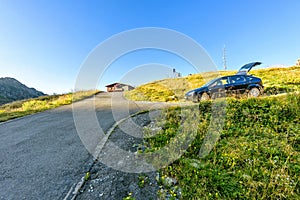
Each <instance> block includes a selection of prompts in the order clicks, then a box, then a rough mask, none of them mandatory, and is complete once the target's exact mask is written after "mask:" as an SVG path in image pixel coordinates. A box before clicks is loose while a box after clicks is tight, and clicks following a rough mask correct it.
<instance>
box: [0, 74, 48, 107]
mask: <svg viewBox="0 0 300 200" xmlns="http://www.w3.org/2000/svg"><path fill="white" fill-rule="evenodd" d="M44 95H45V94H44V93H43V92H40V91H37V90H36V89H34V88H28V87H27V86H26V85H24V84H22V83H20V82H19V81H17V80H16V79H14V78H0V105H2V104H5V103H9V102H12V101H16V100H23V99H29V98H35V97H39V96H44Z"/></svg>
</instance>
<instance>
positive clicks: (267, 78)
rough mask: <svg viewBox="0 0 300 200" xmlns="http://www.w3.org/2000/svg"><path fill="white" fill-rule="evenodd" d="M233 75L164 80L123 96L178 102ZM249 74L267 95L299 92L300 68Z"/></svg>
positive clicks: (142, 86)
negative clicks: (193, 91)
mask: <svg viewBox="0 0 300 200" xmlns="http://www.w3.org/2000/svg"><path fill="white" fill-rule="evenodd" d="M235 73H236V71H219V72H216V73H202V74H194V75H191V76H187V77H183V78H173V79H164V80H160V81H154V82H151V83H147V84H145V85H141V86H139V87H137V88H136V89H134V90H132V91H129V92H127V93H126V94H125V95H126V97H127V98H128V99H131V100H136V101H163V102H166V101H178V100H181V99H183V97H184V94H185V93H186V92H187V91H189V90H192V89H195V88H198V87H201V86H202V85H204V84H205V83H206V82H208V81H209V80H211V79H214V78H216V77H218V76H225V75H233V74H235ZM250 74H253V75H254V76H257V77H259V78H261V79H262V80H263V84H264V86H265V93H266V94H267V95H271V94H278V93H282V92H293V91H299V90H300V67H288V68H266V69H258V70H251V72H250Z"/></svg>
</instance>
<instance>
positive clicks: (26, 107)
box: [0, 90, 99, 122]
mask: <svg viewBox="0 0 300 200" xmlns="http://www.w3.org/2000/svg"><path fill="white" fill-rule="evenodd" d="M96 93H99V91H94V90H91V91H81V92H75V93H69V94H63V95H51V96H42V97H38V98H33V99H28V100H23V101H15V102H12V103H10V104H5V105H2V106H0V122H3V121H7V120H10V119H14V118H17V117H22V116H25V115H30V114H33V113H37V112H41V111H44V110H48V109H52V108H56V107H58V106H62V105H67V104H71V103H72V102H74V101H78V100H81V99H84V98H86V97H89V96H92V95H94V94H96Z"/></svg>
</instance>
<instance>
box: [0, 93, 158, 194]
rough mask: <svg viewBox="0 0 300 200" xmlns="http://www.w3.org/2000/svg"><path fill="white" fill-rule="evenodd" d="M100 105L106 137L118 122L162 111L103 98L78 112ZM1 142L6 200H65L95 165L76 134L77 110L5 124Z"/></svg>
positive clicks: (0, 127)
mask: <svg viewBox="0 0 300 200" xmlns="http://www.w3.org/2000/svg"><path fill="white" fill-rule="evenodd" d="M112 96H113V98H112ZM112 99H113V101H112ZM112 102H113V103H112ZM94 103H95V110H96V116H97V120H98V122H99V124H100V126H101V128H102V129H103V131H104V132H106V131H107V130H108V129H109V128H110V127H111V126H112V125H113V124H114V123H115V121H117V120H120V119H122V118H124V117H126V116H128V115H129V114H132V113H135V112H137V111H140V110H144V109H148V108H150V107H153V105H154V106H156V105H155V104H151V103H139V104H137V103H134V102H128V101H126V100H125V99H124V98H123V97H122V94H121V93H118V94H116V93H114V94H111V93H110V94H108V93H100V94H98V95H97V96H95V97H93V98H89V99H86V100H83V101H80V102H76V103H75V104H74V107H76V108H79V110H80V109H81V110H82V112H84V111H85V110H86V109H89V108H90V105H94ZM112 104H113V109H112ZM0 136H1V140H0V148H1V149H0V168H1V171H0V199H1V200H2V199H18V200H19V199H51V200H52V199H63V198H64V197H65V196H66V195H67V193H68V192H69V190H70V188H71V187H72V186H74V184H75V183H77V182H78V181H79V180H80V178H81V177H82V176H83V175H84V174H85V172H86V171H87V170H88V168H89V166H90V165H91V164H92V162H93V159H92V156H91V154H90V153H89V152H88V151H87V149H86V148H85V146H84V145H83V143H82V141H81V140H80V137H79V135H78V133H77V131H76V127H75V123H74V118H73V113H72V105H67V106H62V107H60V108H57V109H53V110H48V111H46V112H41V113H38V114H34V115H30V116H26V117H23V118H20V119H16V120H12V121H8V122H4V123H1V124H0Z"/></svg>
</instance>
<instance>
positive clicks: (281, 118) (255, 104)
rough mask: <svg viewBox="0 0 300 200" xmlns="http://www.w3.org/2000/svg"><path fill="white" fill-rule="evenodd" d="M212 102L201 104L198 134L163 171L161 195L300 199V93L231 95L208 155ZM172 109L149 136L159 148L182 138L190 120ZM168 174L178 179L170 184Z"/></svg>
mask: <svg viewBox="0 0 300 200" xmlns="http://www.w3.org/2000/svg"><path fill="white" fill-rule="evenodd" d="M211 106H212V102H210V101H208V102H203V103H200V104H199V113H200V116H199V118H198V119H197V120H198V121H199V125H198V128H197V135H196V137H195V139H194V140H193V142H192V143H191V144H190V146H189V147H188V149H187V151H186V152H185V153H184V154H183V156H181V158H180V159H178V160H177V161H175V162H174V163H172V164H170V165H169V166H166V167H165V168H164V169H162V170H160V176H159V182H160V183H161V187H162V188H161V189H160V190H159V194H160V197H161V198H162V199H170V198H173V199H176V198H181V199H300V176H299V174H300V94H290V95H282V96H273V97H266V98H260V99H242V100H237V99H228V100H227V106H226V115H225V122H224V127H223V130H222V132H221V133H220V138H219V140H218V142H217V143H216V145H215V146H214V148H213V149H212V151H211V152H210V153H209V154H208V156H206V157H204V158H200V157H199V151H200V149H201V146H202V144H203V141H204V138H205V136H206V134H207V130H208V126H209V124H210V120H211V112H212V110H211ZM182 109H186V108H176V109H170V110H168V111H167V112H166V113H165V115H164V116H163V118H162V122H163V123H162V122H161V123H162V124H160V125H161V127H162V129H161V131H160V132H158V134H157V135H155V136H154V137H151V138H148V139H146V142H147V144H148V145H150V150H149V151H152V150H153V149H154V150H155V151H157V150H159V149H160V148H163V146H164V145H166V144H168V143H170V142H172V140H174V138H179V137H180V135H181V134H182V133H180V132H178V130H179V129H180V127H181V126H182V124H183V123H186V121H185V120H184V119H183V118H181V111H180V110H182ZM167 178H169V179H170V178H171V179H175V180H176V181H177V183H176V184H174V185H168V184H165V181H164V180H166V179H167Z"/></svg>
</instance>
